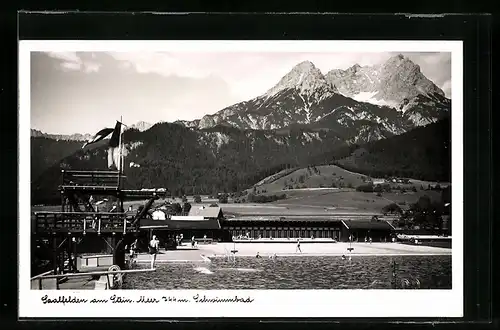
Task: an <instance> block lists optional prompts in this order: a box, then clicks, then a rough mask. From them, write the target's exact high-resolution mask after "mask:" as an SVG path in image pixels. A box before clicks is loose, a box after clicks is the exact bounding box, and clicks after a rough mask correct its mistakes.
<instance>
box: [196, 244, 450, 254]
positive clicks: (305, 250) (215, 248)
mask: <svg viewBox="0 0 500 330" xmlns="http://www.w3.org/2000/svg"><path fill="white" fill-rule="evenodd" d="M349 247H352V248H353V249H354V250H353V251H352V254H353V255H387V256H388V255H451V249H447V248H438V247H430V246H422V245H406V244H399V243H372V244H370V243H352V245H350V244H349V243H335V244H331V243H309V244H308V243H303V242H301V243H300V248H301V250H302V252H298V251H296V244H290V243H272V244H267V243H252V244H246V243H239V244H238V243H236V244H234V243H219V244H212V245H200V246H199V249H200V251H203V252H201V253H204V254H205V255H206V256H207V257H214V256H215V257H217V256H224V255H226V254H227V253H228V252H229V253H231V251H232V250H234V249H236V250H237V253H236V256H255V255H256V254H257V252H259V254H260V255H262V256H266V255H272V254H276V255H278V256H280V255H281V256H291V255H293V256H295V255H297V256H298V255H305V256H329V255H332V256H337V255H344V254H348V253H349V251H348V250H347V249H348V248H349Z"/></svg>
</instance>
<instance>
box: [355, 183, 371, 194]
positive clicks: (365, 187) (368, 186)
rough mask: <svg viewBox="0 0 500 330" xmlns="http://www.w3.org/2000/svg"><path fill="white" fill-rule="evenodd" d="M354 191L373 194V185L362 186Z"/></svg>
mask: <svg viewBox="0 0 500 330" xmlns="http://www.w3.org/2000/svg"><path fill="white" fill-rule="evenodd" d="M356 191H362V192H373V184H362V185H359V186H357V187H356Z"/></svg>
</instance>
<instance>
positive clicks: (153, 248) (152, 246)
mask: <svg viewBox="0 0 500 330" xmlns="http://www.w3.org/2000/svg"><path fill="white" fill-rule="evenodd" d="M159 247H160V241H159V240H158V239H157V238H156V235H153V238H152V239H151V241H150V242H149V254H150V255H151V269H154V267H155V262H156V254H157V253H158V249H159Z"/></svg>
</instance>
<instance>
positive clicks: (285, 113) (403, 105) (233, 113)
mask: <svg viewBox="0 0 500 330" xmlns="http://www.w3.org/2000/svg"><path fill="white" fill-rule="evenodd" d="M342 108H343V109H349V110H350V112H349V111H344V114H345V115H344V116H343V118H340V117H342V116H340V115H339V114H337V117H338V118H337V119H338V121H337V123H340V124H341V125H343V126H344V128H343V129H349V126H351V127H359V126H360V125H355V124H353V121H360V120H364V121H366V120H368V121H372V122H373V123H377V124H380V123H383V126H384V125H385V127H383V130H384V131H385V132H384V133H381V134H377V133H373V134H372V135H380V136H381V137H383V136H386V135H388V134H389V133H390V134H401V133H403V132H406V131H408V130H411V129H413V128H415V127H418V126H422V125H427V124H430V123H433V122H436V121H437V120H439V119H441V118H443V117H445V116H448V115H449V111H450V108H451V101H450V100H449V99H447V98H446V97H445V96H444V92H443V91H442V90H441V89H440V88H439V87H437V86H436V85H435V84H434V83H433V82H432V81H430V80H429V79H428V78H427V77H425V76H424V75H423V73H422V72H421V71H420V67H419V66H418V65H416V64H415V63H413V62H412V61H411V60H410V59H408V58H407V57H404V56H403V55H396V56H393V57H391V58H389V59H388V60H387V61H386V62H385V63H382V64H380V65H375V66H363V67H362V66H360V65H359V64H355V65H353V66H352V67H350V68H348V69H346V70H340V69H334V70H331V71H329V72H328V73H327V74H325V75H323V74H322V73H321V71H320V70H319V69H318V68H316V66H315V65H314V64H313V63H312V62H310V61H303V62H300V63H299V64H297V65H295V66H294V67H293V68H292V69H291V71H289V72H288V73H287V74H285V75H284V76H283V77H282V78H281V79H280V80H279V81H278V83H277V84H276V85H274V86H273V87H272V88H270V89H269V90H268V91H267V92H266V93H264V94H262V95H260V96H257V97H255V98H253V99H250V100H247V101H243V102H240V103H236V104H233V105H231V106H229V107H226V108H224V109H222V110H220V111H218V112H216V113H214V114H208V115H205V116H203V117H202V118H201V119H199V120H196V121H179V122H178V123H180V124H183V125H185V126H186V127H192V128H199V129H203V128H208V127H213V126H216V125H230V126H234V127H237V128H240V129H263V130H269V129H271V130H272V129H283V128H286V127H288V126H290V125H294V124H312V125H316V126H317V122H319V121H321V120H322V119H323V118H324V117H326V116H329V115H330V114H331V113H333V112H335V111H336V110H338V109H342ZM381 109H385V110H381ZM389 109H390V110H389ZM391 111H392V112H393V113H392V114H391ZM381 113H384V114H385V116H381ZM375 114H376V115H375ZM360 134H361V132H360Z"/></svg>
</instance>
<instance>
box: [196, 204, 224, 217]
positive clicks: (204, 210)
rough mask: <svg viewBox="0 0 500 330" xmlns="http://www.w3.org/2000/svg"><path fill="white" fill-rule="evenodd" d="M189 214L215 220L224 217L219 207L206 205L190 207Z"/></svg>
mask: <svg viewBox="0 0 500 330" xmlns="http://www.w3.org/2000/svg"><path fill="white" fill-rule="evenodd" d="M189 216H191V217H203V218H204V219H217V220H222V219H223V218H224V214H223V213H222V209H221V208H220V207H207V206H204V205H203V206H200V207H192V208H191V209H190V210H189Z"/></svg>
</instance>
